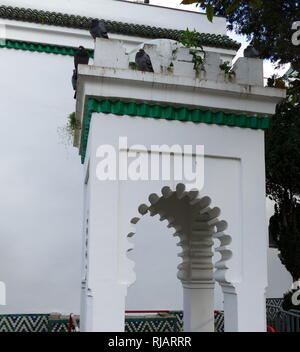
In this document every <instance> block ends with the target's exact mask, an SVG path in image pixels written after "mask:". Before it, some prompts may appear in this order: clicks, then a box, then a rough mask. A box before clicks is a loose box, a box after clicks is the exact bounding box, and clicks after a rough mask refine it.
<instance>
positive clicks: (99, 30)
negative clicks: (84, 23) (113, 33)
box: [90, 18, 109, 39]
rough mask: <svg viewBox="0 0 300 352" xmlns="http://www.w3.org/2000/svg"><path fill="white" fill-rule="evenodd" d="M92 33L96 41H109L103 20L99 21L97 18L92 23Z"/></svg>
mask: <svg viewBox="0 0 300 352" xmlns="http://www.w3.org/2000/svg"><path fill="white" fill-rule="evenodd" d="M90 33H91V36H92V37H93V38H94V39H96V38H105V39H109V38H108V34H107V29H106V25H105V23H104V21H102V20H101V21H99V20H98V19H97V18H95V19H94V20H92V22H91V25H90Z"/></svg>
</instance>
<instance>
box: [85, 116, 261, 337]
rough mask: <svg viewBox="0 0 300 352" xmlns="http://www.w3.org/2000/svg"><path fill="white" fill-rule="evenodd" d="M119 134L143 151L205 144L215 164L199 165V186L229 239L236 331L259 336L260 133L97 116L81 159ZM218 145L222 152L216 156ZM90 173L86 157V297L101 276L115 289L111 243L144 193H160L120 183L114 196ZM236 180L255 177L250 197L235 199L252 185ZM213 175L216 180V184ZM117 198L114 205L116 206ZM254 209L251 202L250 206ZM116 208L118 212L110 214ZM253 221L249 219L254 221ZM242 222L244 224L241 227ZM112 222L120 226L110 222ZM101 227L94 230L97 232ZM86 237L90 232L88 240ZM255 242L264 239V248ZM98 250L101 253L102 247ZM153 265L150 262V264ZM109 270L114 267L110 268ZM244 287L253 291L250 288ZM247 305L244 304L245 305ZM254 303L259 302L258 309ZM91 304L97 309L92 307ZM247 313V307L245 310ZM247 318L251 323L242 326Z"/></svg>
mask: <svg viewBox="0 0 300 352" xmlns="http://www.w3.org/2000/svg"><path fill="white" fill-rule="evenodd" d="M146 125H147V127H146ZM116 126H118V128H116ZM170 126H172V129H170ZM145 129H146V130H147V135H145V134H142V135H141V134H137V133H136V131H138V130H145ZM118 131H122V133H124V134H125V135H126V136H128V138H129V141H130V143H132V144H136V143H138V144H141V143H142V144H144V145H146V146H147V145H148V146H149V145H150V144H152V143H158V144H161V143H167V144H170V145H172V144H174V143H175V142H178V141H179V140H180V141H181V142H180V143H182V144H194V143H200V144H204V145H205V146H206V153H207V155H211V156H216V155H219V158H217V159H216V158H215V157H214V158H208V159H207V161H206V164H205V172H207V175H206V176H207V177H206V179H205V180H206V183H205V188H204V190H203V192H204V194H208V195H209V196H210V197H211V198H212V199H213V204H214V205H218V206H220V208H221V210H222V218H223V219H226V221H228V223H229V228H228V233H229V234H230V235H231V236H232V237H233V243H232V246H231V248H232V250H233V253H234V257H233V258H232V260H231V261H230V265H229V267H230V269H231V270H230V279H229V280H230V281H231V282H234V286H235V287H237V290H238V291H239V290H240V291H239V292H240V294H239V300H240V301H241V302H242V304H243V305H244V306H243V307H239V308H238V310H239V314H242V317H243V318H242V317H240V319H241V320H242V323H241V322H239V324H242V325H241V326H240V327H239V328H238V329H240V330H251V329H254V330H263V329H264V323H263V321H264V309H265V307H264V288H265V286H266V285H267V281H266V245H267V239H266V236H265V233H264V228H265V219H264V216H263V214H264V208H265V201H264V197H263V194H264V191H263V190H264V180H263V177H262V174H261V172H262V171H263V164H262V162H263V159H261V160H260V161H259V162H258V158H259V155H261V151H262V149H261V148H262V146H263V139H262V136H263V133H262V132H260V131H252V130H246V129H242V130H240V129H238V128H229V127H220V126H212V125H204V124H203V125H198V127H197V128H195V125H194V124H192V123H184V124H183V123H180V122H175V121H162V120H154V119H141V118H133V117H128V118H126V117H124V116H123V117H113V116H111V117H110V118H109V117H108V116H103V117H102V118H101V117H98V118H93V120H92V126H91V132H90V133H91V134H90V138H89V148H92V149H89V151H88V155H95V154H94V153H95V152H96V148H97V147H98V146H99V144H100V143H101V144H102V143H103V144H106V143H116V140H117V139H116V138H117V137H118V136H119V132H118ZM167 131H168V132H167ZM170 132H171V133H170ZM233 141H234V142H233ZM246 141H248V142H246ZM236 145H239V148H236V147H235V146H236ZM220 146H221V147H222V148H221V149H220ZM242 155H243V157H242ZM229 156H231V157H230V159H227V158H228V157H229ZM240 157H242V160H243V161H242V165H243V171H241V164H240V162H239V161H238V160H239V158H240ZM250 164H251V165H250ZM95 167H96V159H95V158H94V157H93V158H91V164H90V180H91V181H90V182H92V185H93V186H92V188H91V189H92V190H93V191H92V193H93V194H94V198H91V199H90V201H89V206H90V210H91V209H92V208H93V209H94V210H93V213H94V214H95V215H94V218H93V224H94V225H93V226H91V228H90V229H89V236H92V237H93V241H92V240H91V241H92V242H90V248H91V254H90V255H91V259H90V268H93V269H92V271H90V272H89V276H88V277H89V278H90V281H89V284H88V287H90V288H91V291H92V292H93V289H94V285H96V287H98V284H97V283H96V282H97V281H95V278H96V277H98V278H99V279H100V277H102V275H105V277H106V278H107V279H108V278H109V277H110V280H112V282H114V280H115V279H114V277H115V278H116V276H115V275H116V274H114V273H116V270H117V267H116V263H115V262H114V260H113V261H111V259H112V255H113V253H116V252H114V248H115V245H116V242H115V241H116V237H115V236H117V238H118V237H119V236H123V233H125V234H126V232H127V231H128V230H127V231H126V229H128V223H129V220H130V218H132V217H133V216H135V215H136V214H137V210H136V209H137V207H138V205H139V204H141V203H143V202H145V200H146V199H147V196H148V195H149V194H150V193H153V191H154V192H158V191H159V188H160V187H159V186H158V185H157V184H156V185H153V184H151V182H146V183H141V182H134V183H133V184H131V185H130V183H127V184H126V183H123V182H122V188H121V190H120V191H117V189H118V187H116V184H114V182H113V183H101V182H99V181H97V180H96V177H95ZM241 174H243V175H246V176H247V177H249V178H250V179H252V177H253V179H254V178H255V180H256V182H255V187H251V186H250V187H249V186H248V187H249V188H251V190H248V187H247V188H243V189H244V192H243V194H244V196H243V197H242V196H241V194H240V190H241V188H240V187H241V182H242V184H243V183H246V184H247V185H249V184H253V185H254V183H253V182H250V180H249V181H248V182H249V183H248V182H247V181H246V180H247V177H246V179H244V181H242V180H241V178H240V177H241ZM220 175H222V177H221V178H220ZM259 179H262V181H261V182H260V185H259V182H258V180H259ZM119 192H121V193H119ZM118 194H119V195H118ZM250 195H251V196H250ZM259 195H260V196H259ZM100 199H105V200H106V201H105V202H101V201H100ZM117 199H118V202H117V201H116V200H117ZM253 203H255V205H254V204H253ZM117 204H118V208H116V205H117ZM249 207H250V209H249ZM118 209H119V210H118ZM251 209H252V210H251ZM254 209H255V210H254ZM119 211H121V213H119ZM241 212H242V213H243V219H245V220H244V223H243V224H242V223H241V218H240V214H241ZM99 214H103V216H99ZM104 214H105V215H104ZM117 214H119V215H117ZM90 216H91V217H92V216H93V215H92V214H91V213H90ZM252 216H253V217H254V218H255V221H254V220H253V218H252ZM247 218H248V221H247V220H246V219H247ZM250 218H251V219H250ZM115 219H119V220H118V222H117V223H116V221H115ZM259 223H261V230H260V231H259V230H258V224H259ZM253 226H254V227H255V228H254V227H253ZM100 228H101V231H100V232H99V229H100ZM118 229H119V230H118ZM122 229H124V230H122ZM92 231H94V232H93V234H92ZM241 231H242V232H243V234H244V235H243V240H242V239H241V237H240V234H241ZM99 236H100V237H99ZM250 236H251V237H250ZM90 238H91V237H90ZM119 238H120V237H119ZM262 238H264V240H263V241H262ZM108 239H109V242H108ZM104 243H105V246H104V245H103V244H104ZM157 245H158V244H157ZM97 247H98V249H97ZM100 248H102V249H101V256H99V251H100ZM242 253H245V257H244V259H243V258H242V256H241V255H242ZM254 253H256V254H255V257H253V255H254ZM248 256H249V259H248ZM154 259H155V255H154V258H153V260H154ZM245 260H246V262H245ZM247 260H248V262H247ZM109 263H111V264H109ZM113 263H114V264H113ZM112 264H113V267H111V265H112ZM103 265H105V268H106V270H105V272H103V271H101V270H98V268H101V267H102V266H103ZM119 265H121V267H122V268H123V267H124V265H125V266H126V264H125V263H124V262H123V261H122V262H121V263H120V264H119ZM258 267H259V271H260V276H259V277H257V275H256V273H257V270H258ZM90 270H91V269H90ZM99 275H100V276H99ZM123 275H124V274H123ZM123 275H122V276H121V277H120V276H118V275H117V278H118V279H117V281H116V282H119V284H120V285H122V284H121V283H122V282H124V283H126V282H128V277H127V276H126V272H125V276H123ZM249 285H250V286H251V288H252V289H250V287H249ZM120 288H121V287H120ZM99 289H100V288H99ZM248 290H249V292H250V293H251V294H253V297H255V295H256V297H255V298H256V299H255V300H253V302H252V303H251V295H250V296H249V293H248ZM252 290H253V292H252ZM102 292H103V290H102ZM121 295H122V294H121ZM138 296H139V294H137V295H136V297H137V298H138ZM259 296H260V298H259ZM110 297H111V300H112V301H114V299H116V300H119V299H120V296H119V295H118V292H117V291H114V293H110ZM246 301H247V305H246V306H245V302H246ZM258 301H259V302H260V303H258ZM97 304H99V302H98V303H97ZM249 306H250V307H251V309H250V310H249ZM255 307H256V308H255ZM99 309H100V310H99V311H98V313H97V314H93V322H94V323H95V324H96V325H94V326H93V329H96V330H98V329H100V330H101V329H105V324H104V322H103V320H102V319H101V318H99V317H100V316H101V317H103V316H104V315H105V309H106V305H102V306H101V308H100V307H99ZM99 312H101V314H99ZM116 314H117V312H116ZM259 314H261V315H260V316H261V317H262V319H263V321H261V322H260V325H257V324H256V323H255V321H257V316H259ZM95 316H97V317H98V321H97V320H95V319H97V318H95ZM246 316H247V319H246ZM110 317H111V319H112V312H110ZM250 319H251V324H249V320H250ZM99 324H100V325H99ZM103 324H104V325H103ZM243 324H244V325H243ZM249 325H251V326H249ZM232 329H233V330H235V329H237V327H234V326H233V327H232Z"/></svg>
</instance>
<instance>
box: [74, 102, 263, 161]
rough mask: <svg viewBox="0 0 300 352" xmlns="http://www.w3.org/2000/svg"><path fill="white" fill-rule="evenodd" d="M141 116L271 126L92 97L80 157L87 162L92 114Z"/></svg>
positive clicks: (200, 111)
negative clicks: (86, 155)
mask: <svg viewBox="0 0 300 352" xmlns="http://www.w3.org/2000/svg"><path fill="white" fill-rule="evenodd" d="M94 112H96V113H103V114H114V115H128V116H140V117H145V118H156V119H165V120H177V121H183V122H186V121H190V122H195V123H208V124H215V125H223V126H231V127H240V128H251V129H259V130H264V129H267V128H268V127H269V117H267V116H264V117H257V116H248V115H244V114H240V115H239V114H232V113H225V112H222V111H217V112H213V111H211V110H203V109H201V108H198V109H188V108H185V107H175V106H163V105H158V104H152V105H151V104H148V103H139V102H124V101H121V100H109V99H103V100H96V99H94V98H89V99H88V101H87V107H86V113H85V115H84V118H83V122H82V131H81V144H80V155H81V161H82V163H83V162H84V159H85V154H86V148H87V141H88V135H89V130H90V122H91V116H92V113H94Z"/></svg>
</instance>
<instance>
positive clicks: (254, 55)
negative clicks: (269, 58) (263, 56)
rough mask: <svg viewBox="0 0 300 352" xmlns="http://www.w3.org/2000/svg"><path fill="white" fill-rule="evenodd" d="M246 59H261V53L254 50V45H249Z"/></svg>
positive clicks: (245, 54)
mask: <svg viewBox="0 0 300 352" xmlns="http://www.w3.org/2000/svg"><path fill="white" fill-rule="evenodd" d="M244 57H251V58H254V59H258V58H259V52H258V51H257V50H256V49H255V48H254V46H253V45H251V44H250V45H248V46H247V48H246V49H245V50H244Z"/></svg>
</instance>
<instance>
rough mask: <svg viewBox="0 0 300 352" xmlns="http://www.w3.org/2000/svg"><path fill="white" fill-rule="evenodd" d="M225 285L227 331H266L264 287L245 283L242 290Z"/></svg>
mask: <svg viewBox="0 0 300 352" xmlns="http://www.w3.org/2000/svg"><path fill="white" fill-rule="evenodd" d="M234 291H235V290H234V289H233V288H231V287H223V292H224V314H225V331H226V332H265V331H266V326H267V325H266V324H267V322H266V299H265V290H264V288H258V287H255V285H254V287H251V285H250V284H249V285H244V287H243V288H242V289H241V290H239V289H238V290H237V292H234Z"/></svg>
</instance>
